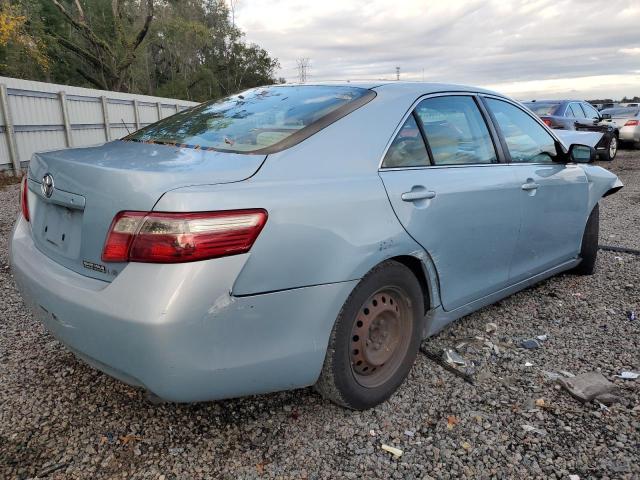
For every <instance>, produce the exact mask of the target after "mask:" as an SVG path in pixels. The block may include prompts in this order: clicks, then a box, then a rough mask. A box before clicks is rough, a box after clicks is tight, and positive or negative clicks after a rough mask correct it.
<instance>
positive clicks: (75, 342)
mask: <svg viewBox="0 0 640 480" xmlns="http://www.w3.org/2000/svg"><path fill="white" fill-rule="evenodd" d="M594 155H595V151H594V150H593V148H591V147H589V146H586V145H567V144H565V143H563V142H562V141H561V140H560V139H559V138H558V137H556V136H555V133H554V132H553V131H551V130H549V129H548V128H547V127H546V126H545V125H544V124H543V123H542V122H541V121H540V120H539V119H538V118H536V117H535V116H534V115H533V114H532V113H531V112H529V111H528V110H526V109H525V108H524V107H522V106H521V105H520V104H518V103H517V102H514V101H512V100H510V99H508V98H506V97H504V96H502V95H499V94H497V93H494V92H490V91H485V90H481V89H476V88H469V87H462V86H455V85H441V84H427V83H401V82H388V83H376V84H355V83H347V84H342V85H337V84H336V85H334V84H324V85H323V84H319V85H291V86H289V85H284V86H270V87H264V88H256V89H252V90H248V91H245V92H243V93H241V94H238V95H234V96H231V97H228V98H225V99H223V100H220V101H216V102H211V103H206V104H202V105H200V106H197V107H195V108H193V109H191V110H188V111H184V112H181V113H178V114H176V115H174V116H172V117H169V118H166V119H164V120H161V121H159V122H158V123H155V124H152V125H150V126H148V127H145V128H143V129H142V130H139V131H138V132H135V133H133V134H132V135H130V136H128V137H126V138H124V139H122V140H119V141H114V142H110V143H106V144H104V145H102V146H98V147H92V148H80V149H73V150H62V151H54V152H47V153H40V154H36V155H34V157H33V159H32V160H31V164H30V166H29V172H28V175H27V176H26V177H25V179H24V182H23V189H22V194H21V203H22V215H21V217H20V218H19V219H18V222H17V224H16V226H15V229H14V232H13V237H12V245H11V265H12V268H13V272H14V274H15V279H16V281H17V283H18V285H19V288H20V290H21V292H22V294H23V297H24V299H25V302H26V303H27V304H28V305H29V306H30V308H31V310H32V311H33V313H34V315H36V316H37V317H39V318H40V319H41V320H42V322H43V323H44V325H45V326H46V327H47V329H48V330H49V331H50V332H51V333H52V334H53V335H54V336H55V337H56V338H58V339H59V340H60V341H61V342H63V343H64V344H65V345H67V346H68V347H69V349H71V350H72V351H73V352H75V353H76V354H77V355H78V356H79V357H80V358H81V359H83V360H85V361H86V362H87V363H89V364H91V365H93V366H95V367H96V368H98V369H100V370H102V371H104V372H106V373H108V374H110V375H112V376H114V377H116V378H118V379H120V380H122V381H124V382H127V383H129V384H131V385H137V386H141V387H144V388H145V389H147V390H148V391H149V392H151V393H153V394H155V395H157V396H158V397H160V398H162V399H165V400H169V401H176V402H195V401H202V400H212V399H221V398H228V397H237V396H242V395H250V394H258V393H265V392H272V391H277V390H284V389H293V388H299V387H305V386H308V385H315V386H316V388H317V390H318V391H319V392H320V393H322V395H324V396H325V397H327V398H329V399H331V400H333V401H334V402H337V403H338V404H340V405H344V406H346V407H349V408H353V409H365V408H369V407H372V406H374V405H376V404H378V403H380V402H382V401H384V400H385V399H386V398H388V397H389V396H390V395H391V394H392V393H393V392H394V391H395V390H396V389H397V388H398V387H399V386H400V384H401V383H402V382H403V380H404V379H405V378H406V376H407V374H408V372H409V370H410V369H411V366H412V364H413V362H414V360H415V357H416V354H417V352H418V347H419V344H420V342H421V341H422V339H423V338H425V337H428V336H430V335H433V334H434V333H436V332H438V331H439V330H441V329H442V328H443V327H445V326H446V325H447V324H448V323H450V322H452V321H453V320H455V319H458V318H460V317H462V316H464V315H467V314H469V313H471V312H473V311H474V310H477V309H479V308H481V307H483V306H485V305H488V304H490V303H492V302H495V301H497V300H499V299H501V298H504V297H506V296H507V295H510V294H512V293H514V292H516V291H518V290H521V289H523V288H525V287H527V286H529V285H531V284H534V283H536V282H539V281H541V280H544V279H546V278H548V277H550V276H551V275H554V274H557V273H559V272H562V271H565V270H573V271H574V272H575V273H578V274H590V273H592V272H593V270H594V266H595V262H596V255H597V243H598V201H599V200H600V198H602V197H603V196H606V195H609V194H611V193H613V192H615V191H617V190H619V189H620V188H622V184H621V183H620V181H619V180H618V178H617V177H616V176H615V175H613V174H611V173H610V172H608V171H607V170H604V169H602V168H600V167H597V166H593V165H589V162H591V161H593V158H594Z"/></svg>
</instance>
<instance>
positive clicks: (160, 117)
mask: <svg viewBox="0 0 640 480" xmlns="http://www.w3.org/2000/svg"><path fill="white" fill-rule="evenodd" d="M156 107H158V120H162V104H161V103H160V102H157V103H156Z"/></svg>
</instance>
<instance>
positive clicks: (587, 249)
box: [573, 203, 600, 275]
mask: <svg viewBox="0 0 640 480" xmlns="http://www.w3.org/2000/svg"><path fill="white" fill-rule="evenodd" d="M599 233H600V207H599V206H598V204H597V203H596V206H595V207H593V210H592V211H591V215H589V219H588V220H587V225H586V227H585V228H584V233H583V234H582V247H581V248H580V257H581V258H582V261H581V262H580V264H579V265H578V266H577V267H576V268H574V269H573V273H575V274H576V275H593V273H594V272H595V270H596V260H597V259H598V236H599Z"/></svg>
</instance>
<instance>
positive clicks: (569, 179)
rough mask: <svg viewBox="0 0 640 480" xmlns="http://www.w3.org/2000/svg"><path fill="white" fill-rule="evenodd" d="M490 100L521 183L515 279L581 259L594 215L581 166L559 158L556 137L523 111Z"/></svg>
mask: <svg viewBox="0 0 640 480" xmlns="http://www.w3.org/2000/svg"><path fill="white" fill-rule="evenodd" d="M485 101H486V104H487V108H488V109H489V111H490V112H491V113H492V114H493V116H494V118H495V120H496V123H497V125H498V128H499V129H500V131H501V132H502V135H503V138H504V140H505V143H506V146H507V150H508V153H509V156H510V160H511V165H510V166H511V167H512V169H513V172H514V174H515V176H516V178H517V181H518V182H519V184H520V202H521V204H522V227H521V229H520V234H519V238H518V244H517V247H516V250H515V255H514V257H513V261H512V265H511V275H510V276H511V280H512V283H515V282H518V281H520V280H523V279H526V278H530V277H531V276H533V275H535V274H537V273H541V272H543V271H545V270H547V269H549V268H552V267H555V266H557V265H560V264H561V263H563V262H566V261H568V260H570V259H572V258H576V257H577V255H578V254H579V251H580V242H581V239H582V233H583V231H584V227H585V224H586V219H587V216H588V213H589V212H587V205H588V204H587V201H588V189H589V184H588V182H587V176H586V174H585V173H584V170H583V169H582V168H581V167H580V166H579V165H576V164H569V165H565V164H560V163H555V162H554V161H553V159H554V157H555V156H556V155H557V154H556V146H555V140H554V138H553V137H552V136H551V135H550V134H549V133H548V132H547V131H546V130H545V129H544V127H542V125H540V124H539V122H538V121H536V120H534V119H533V118H532V117H531V116H530V115H529V114H528V113H526V112H525V111H524V110H523V109H521V108H520V107H518V106H516V105H514V104H512V103H509V102H506V101H503V100H498V99H494V98H486V99H485ZM576 105H577V104H576Z"/></svg>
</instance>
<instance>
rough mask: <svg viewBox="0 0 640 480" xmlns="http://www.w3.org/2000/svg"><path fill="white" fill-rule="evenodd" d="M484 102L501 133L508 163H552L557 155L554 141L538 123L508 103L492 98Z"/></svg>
mask: <svg viewBox="0 0 640 480" xmlns="http://www.w3.org/2000/svg"><path fill="white" fill-rule="evenodd" d="M486 101H487V105H488V107H489V110H491V113H493V116H494V117H495V119H496V122H497V123H498V126H499V127H500V130H501V131H502V135H503V136H504V139H505V141H506V143H507V147H508V149H509V154H510V156H511V161H512V162H516V163H551V162H553V159H554V157H555V156H556V155H557V151H556V145H555V140H554V139H553V137H552V136H551V135H549V133H547V131H546V130H545V129H544V128H543V127H542V126H541V125H540V124H539V123H538V122H536V121H535V120H534V119H533V118H531V116H529V115H528V114H526V113H525V112H524V111H523V110H521V109H519V108H518V107H516V106H514V105H512V104H510V103H507V102H504V101H502V100H496V99H493V98H487V99H486Z"/></svg>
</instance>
